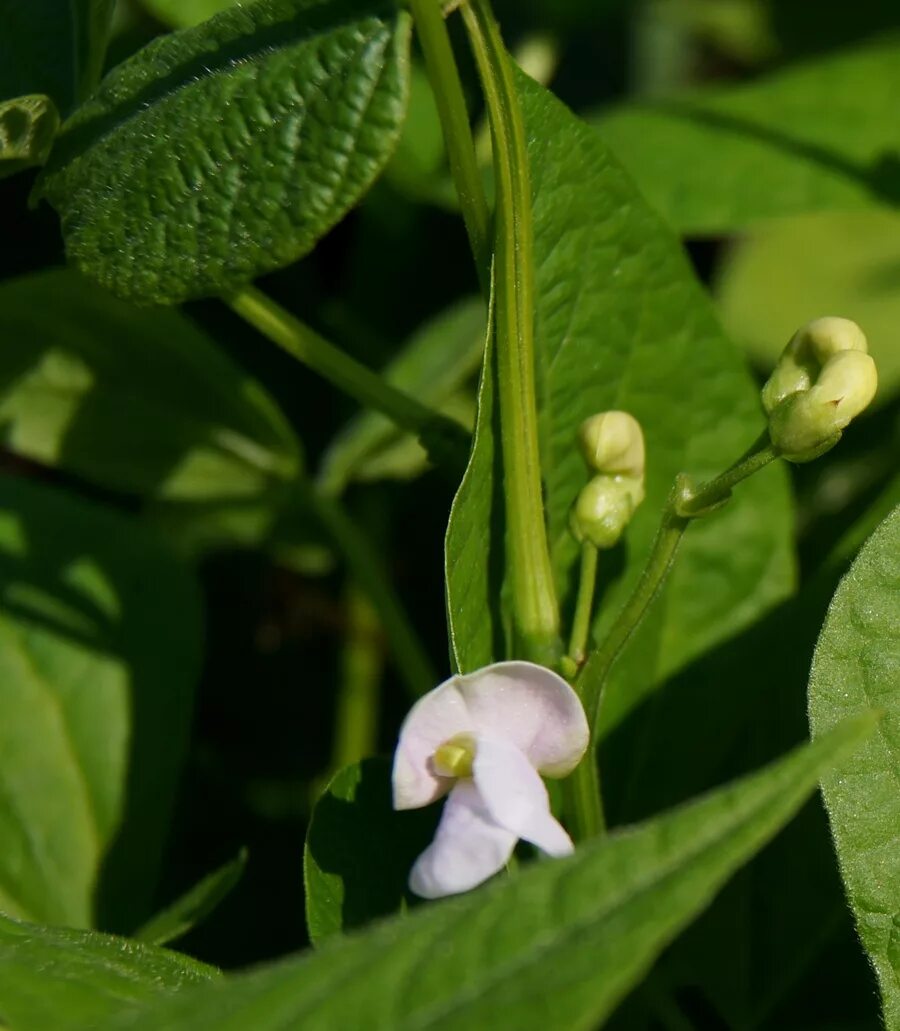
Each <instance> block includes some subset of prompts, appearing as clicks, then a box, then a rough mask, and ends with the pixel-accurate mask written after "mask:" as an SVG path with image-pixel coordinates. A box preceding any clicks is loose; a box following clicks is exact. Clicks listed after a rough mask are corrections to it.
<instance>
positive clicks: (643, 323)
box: [447, 76, 792, 724]
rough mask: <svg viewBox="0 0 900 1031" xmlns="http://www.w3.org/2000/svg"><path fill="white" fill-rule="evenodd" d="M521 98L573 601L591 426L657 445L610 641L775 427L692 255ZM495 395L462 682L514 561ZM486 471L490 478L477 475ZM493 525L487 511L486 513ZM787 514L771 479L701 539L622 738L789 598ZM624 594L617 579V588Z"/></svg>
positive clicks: (473, 512)
mask: <svg viewBox="0 0 900 1031" xmlns="http://www.w3.org/2000/svg"><path fill="white" fill-rule="evenodd" d="M518 81H519V88H520V97H521V100H522V105H523V113H524V116H525V124H526V132H527V136H528V140H529V158H530V163H531V180H532V189H533V193H534V219H535V262H536V283H535V287H536V290H535V300H536V327H535V328H536V334H535V337H536V341H537V347H538V352H539V353H538V366H537V373H538V397H539V406H540V419H541V423H540V431H541V447H542V466H543V470H544V478H545V485H546V507H547V516H548V524H549V536H550V543H551V556H552V559H553V563H554V569H555V572H556V579H557V589H558V591H559V595H560V597H561V599H562V600H563V602H564V605H565V606H566V608H567V610H570V608H571V605H572V603H573V600H574V599H573V592H574V570H575V566H576V563H577V560H578V546H577V544H576V543H575V541H574V539H573V538H572V537H571V535H570V533H569V529H568V513H569V508H570V506H571V505H572V503H573V501H574V500H575V497H576V495H577V493H578V491H579V490H580V489H581V487H582V486H583V485H584V483H586V482H587V478H588V474H587V470H586V468H585V467H584V464H583V462H582V460H581V456H580V453H579V450H578V448H577V444H576V433H577V429H578V426H579V424H580V422H581V421H582V420H583V419H584V418H585V417H586V416H588V415H590V414H592V413H594V412H599V411H603V410H607V409H624V410H626V411H629V412H631V413H632V414H633V415H635V416H636V417H637V418H638V419H639V420H640V421H641V424H642V426H643V428H644V433H645V436H646V441H647V498H646V501H645V502H644V504H643V506H642V507H641V508H640V509H639V510H638V513H637V515H636V517H635V519H634V520H633V522H632V524H631V526H630V527H629V529H628V531H627V545H626V555H627V563H626V566H625V570H624V574H623V575H617V570H618V568H619V564H620V563H619V561H618V559H617V556H615V555H612V556H610V557H607V556H604V559H603V561H602V562H601V567H602V568H601V573H600V576H601V578H602V581H601V582H602V583H603V584H604V587H606V586H607V585H610V587H609V589H608V590H607V591H606V593H605V594H604V597H603V616H602V620H601V623H600V626H601V628H602V627H603V626H605V625H607V623H608V622H609V620H610V619H611V618H612V617H613V616H614V615H615V613H616V611H617V610H618V608H619V606H620V605H621V604H622V602H623V600H624V598H625V597H626V596H627V592H629V591H630V590H631V588H632V586H633V585H634V583H635V580H636V578H637V576H638V574H639V572H640V568H641V565H642V563H643V561H644V559H645V558H646V556H647V554H648V551H649V549H650V545H651V542H652V539H653V536H654V534H655V532H656V527H657V524H658V520H659V512H660V510H661V508H662V505H663V503H664V501H665V499H666V496H667V494H668V492H669V490H670V488H671V485H672V482H673V480H674V477H675V475H676V474H677V473H678V472H680V471H685V472H688V473H690V474H691V475H692V476H695V477H697V478H698V479H702V478H705V477H707V476H710V475H712V474H715V473H717V472H719V471H721V470H722V469H724V468H725V467H726V466H727V465H728V464H730V462H731V461H733V460H734V459H735V458H736V457H737V456H738V455H739V454H741V452H742V451H743V450H744V449H745V448H746V447H747V446H748V445H749V444H750V443H751V441H752V440H753V439H754V438H755V437H756V436H757V435H758V433H759V431H760V429H761V428H762V416H761V414H760V409H759V400H758V395H757V392H756V388H755V387H754V385H753V383H752V381H751V379H750V377H749V376H748V375H747V373H746V371H745V370H744V368H743V367H742V364H741V360H740V357H739V355H738V354H737V353H736V351H735V350H734V348H733V347H732V346H731V345H730V343H729V341H728V340H727V339H726V338H725V337H724V335H723V333H722V331H721V329H720V328H719V326H718V324H717V322H716V320H715V317H714V315H713V312H712V308H711V305H710V302H709V300H708V298H707V297H706V295H705V293H704V291H703V290H702V288H701V287H700V285H699V284H698V283H697V281H696V279H695V277H694V275H693V273H692V271H691V269H690V267H689V265H688V263H687V261H686V259H685V256H684V254H683V253H682V251H681V248H680V246H679V244H678V241H677V240H676V239H675V238H674V236H673V235H672V234H671V232H669V231H668V230H667V229H666V227H665V226H664V224H663V223H662V222H661V220H660V219H659V218H658V217H657V216H656V215H655V214H654V213H653V212H652V211H651V210H650V209H649V208H648V207H647V205H646V204H645V203H644V202H643V200H642V199H641V197H640V195H639V194H638V193H637V191H636V190H635V188H634V186H633V185H632V183H631V181H630V179H629V178H628V176H627V174H626V173H625V172H623V171H622V169H621V168H620V166H619V165H618V164H617V162H616V161H615V159H614V158H612V157H611V156H610V154H609V152H608V151H607V150H606V149H605V148H604V146H603V144H602V142H601V141H600V140H599V138H598V137H597V135H596V134H595V133H593V132H592V131H591V130H590V128H589V127H587V126H586V125H585V124H584V123H582V122H579V121H578V120H577V119H576V118H575V117H574V116H573V115H572V114H571V113H570V112H569V111H568V110H567V109H566V108H564V107H563V106H562V105H561V104H560V103H558V102H557V101H556V100H554V99H553V97H552V96H551V95H550V94H549V93H547V92H546V91H545V90H543V89H542V88H541V87H539V86H537V85H536V84H535V83H534V82H532V81H531V80H530V79H526V78H525V77H524V76H520V78H519V80H518ZM489 388H490V383H489V381H487V382H486V384H485V385H483V387H482V397H481V400H482V404H483V405H487V408H486V411H485V413H484V415H483V417H480V419H479V427H478V430H477V434H476V444H475V450H474V453H473V457H472V463H473V464H472V467H471V468H470V470H469V473H468V474H467V478H466V480H465V481H464V483H463V486H462V488H461V491H460V495H459V496H458V497H457V499H456V501H455V503H454V507H453V512H452V516H451V524H450V529H449V531H448V549H447V567H448V590H449V612H450V621H451V627H452V633H453V640H454V647H455V650H456V656H457V660H458V662H459V665H460V668H462V669H464V670H465V669H473V668H477V667H478V666H483V665H485V664H486V663H487V662H490V661H491V660H492V659H495V658H500V657H502V656H501V653H500V650H499V649H498V646H497V640H498V638H499V637H501V635H500V633H499V627H498V619H497V617H496V615H495V613H494V610H493V609H492V607H491V600H492V598H495V597H496V585H497V580H498V569H502V552H500V551H499V549H498V546H497V545H498V543H499V541H498V535H497V534H496V528H495V531H494V535H493V536H492V535H491V528H490V519H491V518H493V519H494V520H496V519H497V512H498V509H499V507H500V506H499V503H498V501H497V499H496V498H495V500H494V503H493V507H492V505H491V497H492V494H493V492H495V491H497V490H498V481H497V479H496V472H495V470H494V463H493V458H492V447H493V443H492V435H491V434H490V433H488V432H487V427H488V426H490V425H491V415H490V404H491V401H490V389H489ZM476 467H477V470H478V471H477V472H476ZM488 513H490V515H488ZM790 536H791V530H790V512H789V504H788V496H787V490H786V484H785V480H784V475H783V471H781V470H779V469H777V468H771V469H769V470H766V471H765V472H764V473H762V474H761V475H759V476H758V477H754V478H753V480H751V481H749V482H748V483H746V484H742V485H741V487H740V488H739V490H738V491H736V492H735V497H734V500H733V501H732V502H731V503H730V504H729V505H728V506H727V507H726V508H725V509H724V510H723V511H722V512H720V513H717V514H716V515H714V516H713V517H711V518H709V519H707V520H704V521H702V522H700V523H698V525H696V526H693V527H691V528H690V530H689V531H688V534H687V535H686V539H685V542H684V545H683V548H682V550H681V552H680V555H679V559H678V563H677V565H676V566H675V569H674V571H673V573H672V574H671V577H670V579H669V584H668V587H667V590H666V591H665V593H664V594H663V595H662V596H661V597H660V598H658V599H657V600H656V602H655V604H654V606H653V608H652V609H651V611H650V614H649V615H648V617H647V619H646V620H645V622H644V624H643V625H642V627H641V629H640V631H639V632H638V633H637V634H636V635H635V637H634V638H633V641H632V643H631V645H630V646H629V648H628V650H627V652H626V653H625V655H624V656H623V659H622V660H621V661H620V662H619V664H618V666H617V669H616V675H615V677H614V683H613V684H612V688H613V690H611V691H610V692H609V694H608V699H607V701H608V704H607V707H606V710H605V712H606V718H607V720H608V723H609V724H612V723H615V722H616V721H618V720H619V719H621V718H622V716H623V715H624V713H625V712H626V711H627V710H628V709H630V708H631V707H633V706H634V705H635V704H637V702H638V701H640V699H641V698H642V697H643V696H644V695H645V694H646V693H647V692H649V691H651V690H652V689H653V688H654V686H655V685H657V684H658V683H659V682H660V681H661V680H663V679H664V678H665V677H666V676H668V675H670V674H672V673H673V672H674V671H676V670H677V669H678V668H680V667H682V666H684V665H685V664H686V663H688V662H689V661H690V660H691V659H693V658H695V657H696V656H698V655H700V654H702V653H703V652H704V651H705V650H706V649H708V648H709V647H711V646H712V645H713V644H715V643H717V642H720V641H722V640H723V639H725V638H727V637H729V636H731V635H733V634H734V633H736V632H737V631H738V630H739V629H741V628H742V627H744V626H747V625H748V624H749V623H750V622H752V621H753V620H754V619H755V618H757V617H758V616H759V614H760V613H761V612H762V611H764V610H765V609H766V608H768V607H771V606H772V605H774V604H775V603H776V602H777V601H778V600H779V599H780V598H781V597H783V596H784V595H785V593H786V592H787V591H788V590H789V588H790V585H791V581H792V571H791V558H790ZM613 580H614V581H615V582H614V583H611V581H613Z"/></svg>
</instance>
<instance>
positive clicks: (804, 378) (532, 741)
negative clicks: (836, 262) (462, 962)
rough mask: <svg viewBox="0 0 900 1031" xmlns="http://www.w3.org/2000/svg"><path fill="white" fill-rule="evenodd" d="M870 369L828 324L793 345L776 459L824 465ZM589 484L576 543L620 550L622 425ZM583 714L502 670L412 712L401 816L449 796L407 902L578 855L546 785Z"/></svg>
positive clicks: (777, 407) (456, 685) (573, 746)
mask: <svg viewBox="0 0 900 1031" xmlns="http://www.w3.org/2000/svg"><path fill="white" fill-rule="evenodd" d="M876 386H877V374H876V371H875V363H874V362H873V361H872V359H871V358H870V357H869V355H868V353H867V346H866V338H865V336H864V335H863V333H862V331H861V330H860V328H859V327H858V326H857V325H856V323H854V322H850V321H849V320H847V319H838V318H825V319H817V320H816V321H815V322H811V323H809V324H808V325H807V326H804V327H803V329H801V330H798V332H797V333H795V334H794V336H793V337H792V339H791V341H790V342H789V343H788V345H787V347H786V348H785V350H784V352H783V354H782V356H781V358H780V360H779V362H778V365H777V367H776V368H775V371H774V372H773V373H772V376H771V377H770V378H769V381H768V382H767V383H766V385H765V387H764V388H763V392H762V400H763V406H764V408H765V409H766V412H767V414H768V416H769V437H770V440H771V443H772V445H773V448H774V449H775V451H776V452H777V453H778V454H780V455H782V456H783V457H784V458H786V459H788V460H789V461H792V462H806V461H810V460H811V459H813V458H815V457H817V456H818V455H820V454H823V453H824V452H825V451H827V450H828V449H829V448H830V447H833V446H834V444H836V443H837V441H838V440H839V439H840V436H841V433H842V431H843V430H844V429H845V427H846V426H847V424H848V423H849V422H850V420H851V419H852V418H853V417H854V416H855V415H858V414H859V412H861V411H862V410H863V409H864V408H865V407H866V405H868V404H869V402H870V401H871V400H872V398H873V397H874V395H875V389H876ZM579 443H580V445H581V451H582V454H583V455H584V458H585V461H586V462H587V464H588V467H589V468H590V469H591V470H592V472H593V475H592V477H591V479H590V481H589V482H588V484H587V485H586V486H585V487H584V488H583V489H582V491H581V492H580V494H579V496H578V498H577V500H576V502H575V505H574V506H573V509H572V515H571V525H572V530H573V532H574V534H575V536H576V537H577V538H578V540H579V541H588V542H590V543H591V544H593V545H594V546H595V547H597V548H611V547H613V546H614V545H615V544H616V542H617V541H618V540H619V538H620V537H621V535H622V532H623V531H624V529H625V527H626V526H627V524H628V522H629V521H630V519H631V516H632V515H633V513H634V510H635V509H636V508H637V506H638V505H639V504H640V503H641V501H642V500H643V497H644V438H643V434H642V432H641V427H640V425H639V423H638V422H637V420H636V419H635V418H634V417H633V416H631V415H629V414H628V413H626V412H603V413H601V414H599V415H594V416H591V417H590V418H589V419H587V420H585V422H584V423H583V424H582V426H581V429H580V433H579ZM588 740H589V733H588V725H587V720H586V718H585V714H584V709H583V708H582V705H581V702H580V700H579V698H578V696H577V695H576V693H575V692H574V691H573V690H572V688H571V687H570V686H569V684H567V683H566V681H565V680H564V679H563V678H562V677H560V676H559V675H558V674H556V673H554V672H552V671H551V670H549V669H545V668H544V667H542V666H537V665H535V664H533V663H530V662H498V663H494V664H493V665H490V666H486V667H484V668H483V669H480V670H476V671H475V672H473V673H470V674H467V675H465V676H462V675H457V676H454V677H451V678H450V679H449V680H447V681H445V682H444V683H443V684H441V685H439V686H438V687H436V688H435V689H434V690H433V691H430V692H429V693H428V694H427V695H425V696H424V697H423V698H421V699H420V700H419V701H418V702H417V703H416V704H415V705H414V706H413V708H412V710H411V712H410V713H409V715H408V716H407V718H406V720H405V722H404V724H403V727H402V728H401V731H400V741H399V743H398V745H397V751H396V753H395V757H394V770H393V793H394V807H395V808H397V809H414V808H418V807H420V806H424V805H428V804H429V803H431V802H434V801H436V800H437V799H439V798H441V797H443V796H444V795H449V797H448V799H447V802H446V804H445V807H444V812H443V814H442V817H441V821H440V825H439V826H438V829H437V833H436V835H435V838H434V841H433V842H432V843H431V845H429V846H428V848H427V849H426V850H425V851H424V852H423V853H422V855H421V856H419V858H418V859H417V860H416V863H415V865H414V867H413V870H412V873H411V875H410V880H409V884H410V888H411V889H412V890H413V891H414V892H415V893H416V894H417V895H421V896H424V897H425V898H439V897H441V896H443V895H453V894H456V893H457V892H462V891H468V890H469V889H471V888H474V887H475V886H476V885H478V884H480V883H482V882H483V881H485V880H487V879H488V878H489V877H491V876H493V875H494V874H495V873H497V871H498V870H500V869H502V867H503V866H504V865H505V864H506V863H507V861H508V860H509V858H510V856H511V855H512V852H513V849H514V848H515V845H516V842H517V841H518V840H519V839H520V838H521V839H523V840H525V841H528V842H531V843H532V844H533V845H535V846H536V847H537V848H538V849H540V850H541V851H542V852H544V853H545V854H547V855H550V856H564V855H568V854H569V853H571V852H572V850H573V846H572V841H571V839H570V838H569V836H568V834H567V833H566V831H565V829H564V828H563V827H562V825H561V824H560V823H559V822H558V821H557V820H556V818H555V817H554V816H553V814H552V812H551V809H550V800H549V797H548V794H547V789H546V788H545V787H544V784H543V781H542V780H541V777H542V776H549V777H562V776H565V775H566V774H568V773H570V772H571V771H572V770H573V769H574V768H575V766H576V765H577V764H578V762H579V761H580V760H581V758H582V756H583V755H584V753H585V751H586V750H587V747H588Z"/></svg>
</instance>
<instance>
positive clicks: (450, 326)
mask: <svg viewBox="0 0 900 1031" xmlns="http://www.w3.org/2000/svg"><path fill="white" fill-rule="evenodd" d="M484 318H485V316H484V304H483V303H482V302H481V301H480V300H475V299H473V300H467V301H461V302H460V303H459V304H456V305H454V306H453V307H452V308H449V309H448V310H447V311H445V312H442V313H441V314H440V315H438V316H437V317H436V318H434V319H431V320H430V321H429V322H427V323H426V324H425V325H424V326H422V327H421V329H419V330H418V331H417V332H416V333H415V334H414V335H413V337H412V339H411V340H410V341H409V342H408V343H407V344H406V345H405V346H404V348H403V350H402V351H400V353H399V354H398V356H397V357H396V358H395V359H394V360H393V361H392V362H391V363H390V364H389V365H388V366H387V368H386V369H385V370H384V372H383V375H384V378H385V379H386V380H388V382H390V383H392V384H393V385H394V386H396V387H399V388H400V389H402V390H404V391H406V392H407V393H409V394H412V395H414V396H415V397H417V398H418V399H419V400H420V401H422V402H423V403H424V404H427V405H429V406H430V407H432V408H441V409H443V408H444V407H445V406H446V405H447V404H448V402H451V401H452V399H453V398H454V396H455V395H456V393H457V391H458V389H459V387H460V386H461V385H462V384H463V383H465V382H466V381H467V380H468V379H470V378H471V377H472V376H474V374H475V372H476V370H477V368H478V365H479V363H480V360H481V353H482V350H483V348H484ZM400 441H403V442H404V446H407V447H409V446H410V445H411V447H412V456H413V457H414V458H418V465H424V461H425V458H426V456H425V452H424V449H423V448H422V447H421V445H419V443H418V441H417V440H415V439H414V438H410V437H408V436H407V437H403V436H402V435H401V434H400V433H399V432H398V431H397V429H396V427H395V426H394V424H393V423H392V422H391V421H390V420H389V419H387V418H385V417H384V416H383V415H379V414H378V413H377V412H363V413H361V414H360V415H358V416H357V417H356V418H355V419H353V420H352V421H351V422H350V423H349V424H348V425H347V426H346V427H345V428H344V429H343V430H342V431H341V432H340V433H339V434H338V436H337V437H336V438H335V440H334V442H333V443H332V444H331V446H330V447H329V448H328V450H327V451H326V453H325V457H324V458H323V460H322V469H321V472H320V473H319V483H320V484H321V486H322V487H323V489H325V490H327V491H329V492H330V493H339V492H340V491H341V490H343V488H344V487H345V486H346V485H347V484H348V483H349V482H350V481H351V480H353V479H357V478H360V479H371V478H372V477H371V469H370V468H369V466H370V465H371V464H372V463H373V462H378V461H379V460H381V462H382V464H383V460H384V452H385V451H387V450H388V449H390V448H393V447H395V446H396V445H397V443H398V442H400ZM414 468H415V467H414Z"/></svg>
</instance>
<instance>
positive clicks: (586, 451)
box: [578, 412, 644, 479]
mask: <svg viewBox="0 0 900 1031" xmlns="http://www.w3.org/2000/svg"><path fill="white" fill-rule="evenodd" d="M578 442H579V444H580V445H581V453H582V454H583V455H584V460H585V462H587V464H588V467H589V468H590V469H591V470H593V471H594V472H598V473H609V474H610V475H611V476H616V475H621V476H631V477H634V478H636V479H640V478H641V477H643V475H644V434H643V433H642V432H641V424H640V423H639V422H638V421H637V419H635V417H634V416H633V415H629V414H628V412H600V413H599V414H598V415H592V416H590V417H589V418H587V419H585V420H584V422H583V423H582V424H581V428H580V429H579V431H578Z"/></svg>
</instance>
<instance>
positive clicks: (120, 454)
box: [0, 270, 300, 502]
mask: <svg viewBox="0 0 900 1031" xmlns="http://www.w3.org/2000/svg"><path fill="white" fill-rule="evenodd" d="M0 341H2V348H0V433H2V435H3V438H4V441H5V443H6V445H7V447H9V448H10V449H11V450H13V451H15V452H17V453H18V454H21V455H24V456H26V457H28V458H33V459H35V460H37V461H39V462H43V463H44V464H46V465H49V466H54V467H57V468H61V469H65V470H67V471H69V472H72V473H75V474H77V475H79V476H83V477H84V478H85V479H88V480H90V481H92V482H93V483H97V484H100V485H101V486H104V487H112V488H115V489H118V490H124V491H129V492H134V493H138V494H141V495H143V496H146V497H151V498H156V499H166V500H179V501H188V500H190V501H195V502H200V501H204V502H209V501H210V500H222V499H231V500H235V499H246V498H248V497H249V498H255V497H256V496H257V495H259V494H261V493H263V492H265V491H266V490H267V489H269V488H271V487H273V485H276V484H278V483H280V482H283V481H284V480H288V479H290V478H291V477H292V476H294V475H295V474H296V472H297V471H298V468H299V464H300V457H299V454H298V445H297V442H296V439H295V437H294V435H293V433H292V431H291V429H290V427H289V426H288V425H287V422H286V420H285V419H284V417H283V416H282V415H281V413H280V411H279V410H278V409H277V408H276V406H275V404H274V403H273V402H272V401H271V400H270V398H269V397H268V396H267V395H266V394H265V392H264V391H263V390H262V389H261V388H260V387H259V386H258V385H257V384H256V383H255V381H254V380H252V379H251V378H250V377H249V376H248V375H247V374H246V373H244V372H243V371H242V370H241V369H240V368H238V367H237V366H236V365H234V364H233V363H232V362H231V361H230V360H229V359H228V358H227V357H226V356H225V355H223V353H222V352H221V351H220V350H219V349H218V348H217V347H216V346H215V344H214V343H213V342H212V341H211V340H210V339H209V338H208V337H207V336H206V335H205V334H204V333H203V332H202V331H201V330H199V329H198V328H197V327H196V326H195V325H194V324H193V323H192V322H190V321H189V320H188V319H187V318H185V317H184V316H182V315H180V314H178V313H177V312H173V311H166V310H160V309H145V308H136V307H134V306H132V305H130V304H127V303H125V302H123V301H120V300H118V299H117V298H116V297H113V296H112V295H111V294H109V293H108V292H107V291H105V290H103V289H101V288H100V287H97V286H95V285H94V284H93V283H91V282H89V281H86V280H85V279H83V278H82V277H81V276H79V275H77V274H76V273H73V272H70V271H65V270H58V271H50V272H41V273H37V274H35V275H31V276H23V277H22V278H20V279H13V280H9V281H7V282H5V283H3V284H2V285H0Z"/></svg>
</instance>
